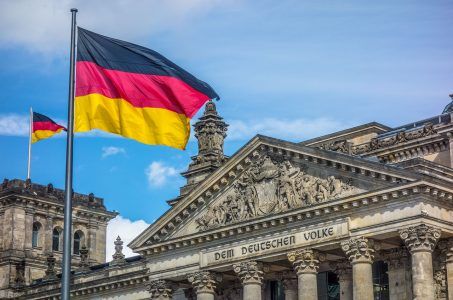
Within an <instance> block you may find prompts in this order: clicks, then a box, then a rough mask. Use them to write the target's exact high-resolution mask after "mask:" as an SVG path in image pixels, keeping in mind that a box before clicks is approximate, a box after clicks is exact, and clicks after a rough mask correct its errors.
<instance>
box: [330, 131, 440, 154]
mask: <svg viewBox="0 0 453 300" xmlns="http://www.w3.org/2000/svg"><path fill="white" fill-rule="evenodd" d="M436 133H437V131H436V129H434V124H433V123H426V124H425V125H424V126H423V127H421V128H419V129H417V130H405V131H400V132H398V133H396V134H395V135H393V136H391V137H386V138H382V139H380V138H372V139H371V141H370V142H369V143H366V144H362V145H357V146H354V147H352V153H353V154H355V155H360V154H363V153H366V152H370V151H373V150H377V149H380V148H385V147H389V146H393V145H398V144H401V143H405V142H408V141H411V140H416V139H419V138H422V137H425V136H429V135H433V134H436ZM336 151H338V150H336Z"/></svg>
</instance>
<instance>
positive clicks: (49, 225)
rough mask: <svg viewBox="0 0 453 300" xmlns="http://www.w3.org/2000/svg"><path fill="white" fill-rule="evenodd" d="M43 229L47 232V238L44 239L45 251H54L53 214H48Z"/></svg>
mask: <svg viewBox="0 0 453 300" xmlns="http://www.w3.org/2000/svg"><path fill="white" fill-rule="evenodd" d="M43 227H45V228H44V229H43V230H44V234H45V239H44V247H43V248H44V252H47V253H49V252H52V231H53V218H52V217H51V216H48V217H47V218H46V224H45V226H43Z"/></svg>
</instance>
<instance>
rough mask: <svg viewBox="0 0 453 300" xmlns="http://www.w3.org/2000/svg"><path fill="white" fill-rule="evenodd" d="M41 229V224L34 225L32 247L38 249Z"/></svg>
mask: <svg viewBox="0 0 453 300" xmlns="http://www.w3.org/2000/svg"><path fill="white" fill-rule="evenodd" d="M40 229H41V224H39V223H38V222H35V223H33V232H32V234H31V246H32V247H33V248H36V247H38V246H39V230H40Z"/></svg>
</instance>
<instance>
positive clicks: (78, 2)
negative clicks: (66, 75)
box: [0, 0, 232, 54]
mask: <svg viewBox="0 0 453 300" xmlns="http://www.w3.org/2000/svg"><path fill="white" fill-rule="evenodd" d="M231 1H232V0H229V1H222V0H190V1H187V0H166V1H160V0H146V1H145V0H140V1H124V0H110V1H101V0H92V1H82V0H42V1H35V0H14V1H1V2H0V28H3V29H4V30H1V31H0V46H2V47H14V46H23V47H25V48H26V49H28V50H31V51H37V52H41V53H51V54H54V53H59V54H63V53H67V51H68V47H69V37H70V18H71V16H70V12H69V9H70V8H73V7H76V8H78V10H79V13H78V16H77V18H78V19H77V23H78V25H79V26H81V27H84V28H87V29H90V30H93V31H97V32H99V33H101V34H105V35H110V36H112V37H116V38H123V39H126V38H127V39H128V40H129V41H134V40H136V39H141V38H143V37H148V36H149V35H150V34H151V33H154V32H161V31H165V30H171V29H177V28H183V27H182V26H183V25H184V24H186V23H187V22H188V21H190V20H191V19H193V18H200V17H202V16H203V15H205V14H206V13H207V12H208V11H210V10H211V9H213V8H214V7H218V6H219V5H225V3H228V2H231ZM6 29H7V30H6Z"/></svg>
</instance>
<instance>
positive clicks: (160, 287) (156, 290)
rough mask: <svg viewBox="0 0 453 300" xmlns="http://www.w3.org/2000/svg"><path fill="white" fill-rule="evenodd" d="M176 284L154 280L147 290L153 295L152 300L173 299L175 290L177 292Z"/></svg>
mask: <svg viewBox="0 0 453 300" xmlns="http://www.w3.org/2000/svg"><path fill="white" fill-rule="evenodd" d="M175 288H176V286H175V283H174V282H172V281H168V280H162V279H161V280H152V281H150V282H149V283H148V284H147V287H146V289H147V290H148V292H149V293H150V294H151V299H158V298H159V299H165V298H168V299H171V298H172V297H173V290H175Z"/></svg>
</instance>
